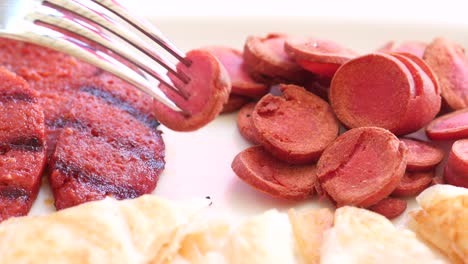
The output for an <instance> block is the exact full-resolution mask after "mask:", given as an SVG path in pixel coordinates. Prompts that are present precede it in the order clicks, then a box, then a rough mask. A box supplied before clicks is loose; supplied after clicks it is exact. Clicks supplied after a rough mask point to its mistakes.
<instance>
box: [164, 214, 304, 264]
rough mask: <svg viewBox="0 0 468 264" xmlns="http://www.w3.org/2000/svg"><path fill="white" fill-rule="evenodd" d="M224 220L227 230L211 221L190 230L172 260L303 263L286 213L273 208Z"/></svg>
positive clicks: (178, 263)
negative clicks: (239, 218)
mask: <svg viewBox="0 0 468 264" xmlns="http://www.w3.org/2000/svg"><path fill="white" fill-rule="evenodd" d="M224 220H226V221H225V223H228V231H227V229H225V226H224V224H222V222H211V223H207V224H206V225H205V227H202V228H201V229H199V230H198V231H193V232H192V233H190V234H188V235H187V236H186V239H184V240H183V242H182V243H181V248H180V250H179V254H178V255H177V256H176V257H175V258H174V261H173V262H170V263H171V264H187V263H195V264H197V263H200V264H201V263H203V264H207V263H210V264H211V263H212V264H224V263H226V264H227V263H229V264H245V263H249V264H276V263H277V264H293V263H302V262H301V260H300V256H299V255H298V254H296V252H297V251H296V244H295V241H294V238H293V235H292V230H291V226H290V224H289V221H288V218H287V216H286V215H285V214H282V213H279V212H278V211H276V210H270V211H267V212H265V213H263V214H261V215H257V216H253V217H250V218H248V219H246V220H245V221H242V222H240V223H232V222H228V220H227V219H224ZM226 231H227V232H226Z"/></svg>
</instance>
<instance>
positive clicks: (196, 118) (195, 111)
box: [154, 50, 231, 131]
mask: <svg viewBox="0 0 468 264" xmlns="http://www.w3.org/2000/svg"><path fill="white" fill-rule="evenodd" d="M186 59H187V60H190V61H191V62H192V63H191V65H190V66H189V67H187V66H185V65H183V64H182V63H179V64H178V65H177V70H178V71H179V72H182V73H184V74H185V75H187V76H188V77H189V78H190V81H189V82H188V83H184V82H183V81H182V80H180V79H178V78H177V77H176V76H174V75H172V74H169V77H170V78H171V80H172V81H173V82H174V84H175V85H176V86H177V87H179V88H181V90H183V91H184V92H186V93H187V95H188V96H187V98H183V97H181V96H180V95H179V94H177V93H175V92H174V91H173V90H171V89H170V88H168V87H167V86H165V85H164V84H161V85H160V88H161V90H162V91H164V92H165V93H166V95H167V96H168V97H169V98H170V99H171V100H173V101H174V102H175V103H176V104H177V105H178V106H179V107H180V108H182V109H184V111H185V113H181V112H176V111H173V110H172V109H170V108H169V107H167V106H165V105H164V104H162V103H161V102H159V101H156V100H155V101H154V104H155V115H156V117H157V118H158V120H159V121H160V122H161V123H162V124H163V125H165V126H167V127H168V128H170V129H172V130H176V131H193V130H197V129H199V128H201V127H202V126H204V125H206V124H208V123H209V122H210V121H212V120H213V119H214V118H215V117H216V116H218V115H219V113H220V112H221V110H222V108H223V105H224V104H225V103H226V102H227V101H228V98H229V93H230V91H231V82H230V79H229V76H228V74H227V72H226V70H225V69H224V67H223V66H222V65H221V63H220V62H219V61H218V60H217V59H216V58H215V57H214V56H213V55H212V54H211V53H209V52H208V51H203V50H193V51H191V52H189V53H187V57H186Z"/></svg>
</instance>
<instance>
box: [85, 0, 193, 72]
mask: <svg viewBox="0 0 468 264" xmlns="http://www.w3.org/2000/svg"><path fill="white" fill-rule="evenodd" d="M91 1H93V2H95V3H97V4H99V5H101V6H103V7H104V8H106V9H108V10H110V11H112V12H113V13H114V14H116V15H118V16H119V17H121V18H122V19H123V20H125V21H126V22H127V23H129V24H130V25H132V26H133V27H135V28H137V29H138V30H139V31H140V32H141V33H143V34H144V35H146V36H147V37H149V38H150V39H151V40H153V41H154V42H156V43H158V44H159V45H160V46H162V47H163V48H164V49H165V50H166V51H168V52H169V53H171V54H172V55H173V56H174V57H176V58H177V59H178V60H179V61H180V62H182V63H183V64H185V66H187V67H188V66H190V64H191V62H190V61H189V60H187V59H186V58H185V54H184V53H183V52H182V51H180V50H179V49H178V48H177V47H176V46H175V45H174V44H173V43H172V42H171V41H169V40H168V39H167V38H166V37H165V36H164V35H163V34H162V33H161V31H159V30H158V29H157V28H155V27H154V26H153V25H151V24H150V23H148V22H146V21H145V20H143V19H140V18H137V17H136V16H135V15H131V14H130V12H129V11H128V10H127V9H126V8H125V7H124V6H122V5H121V4H119V3H117V2H116V1H113V0H91Z"/></svg>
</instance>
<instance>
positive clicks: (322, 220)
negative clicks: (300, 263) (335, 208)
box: [288, 208, 333, 264]
mask: <svg viewBox="0 0 468 264" xmlns="http://www.w3.org/2000/svg"><path fill="white" fill-rule="evenodd" d="M288 217H289V222H291V227H292V230H293V234H294V238H295V239H296V242H297V247H298V250H299V253H300V254H301V256H302V258H303V260H304V263H310V264H318V263H320V248H321V246H322V243H323V234H324V232H325V230H328V229H329V228H331V227H332V226H333V213H332V212H331V211H330V209H328V208H323V209H312V210H307V211H302V212H296V210H294V209H290V210H289V211H288Z"/></svg>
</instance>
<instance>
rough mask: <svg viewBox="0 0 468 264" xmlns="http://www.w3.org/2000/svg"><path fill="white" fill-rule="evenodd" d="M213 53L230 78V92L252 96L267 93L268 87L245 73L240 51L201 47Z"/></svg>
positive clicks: (218, 47) (255, 96)
mask: <svg viewBox="0 0 468 264" xmlns="http://www.w3.org/2000/svg"><path fill="white" fill-rule="evenodd" d="M203 49H204V50H207V51H209V52H210V53H211V54H213V55H214V56H215V57H216V58H217V59H218V60H219V61H220V62H221V64H223V66H224V68H226V71H227V72H228V74H229V78H230V79H231V85H232V88H231V92H232V93H234V94H238V95H244V96H248V97H253V98H259V97H262V96H263V95H265V94H266V93H268V89H269V87H268V86H267V85H265V84H263V83H258V82H256V81H254V80H253V79H252V78H251V77H250V75H249V74H248V73H247V71H246V69H245V64H244V58H243V55H242V52H240V51H238V50H236V49H233V48H228V47H223V46H209V47H205V48H203Z"/></svg>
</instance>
